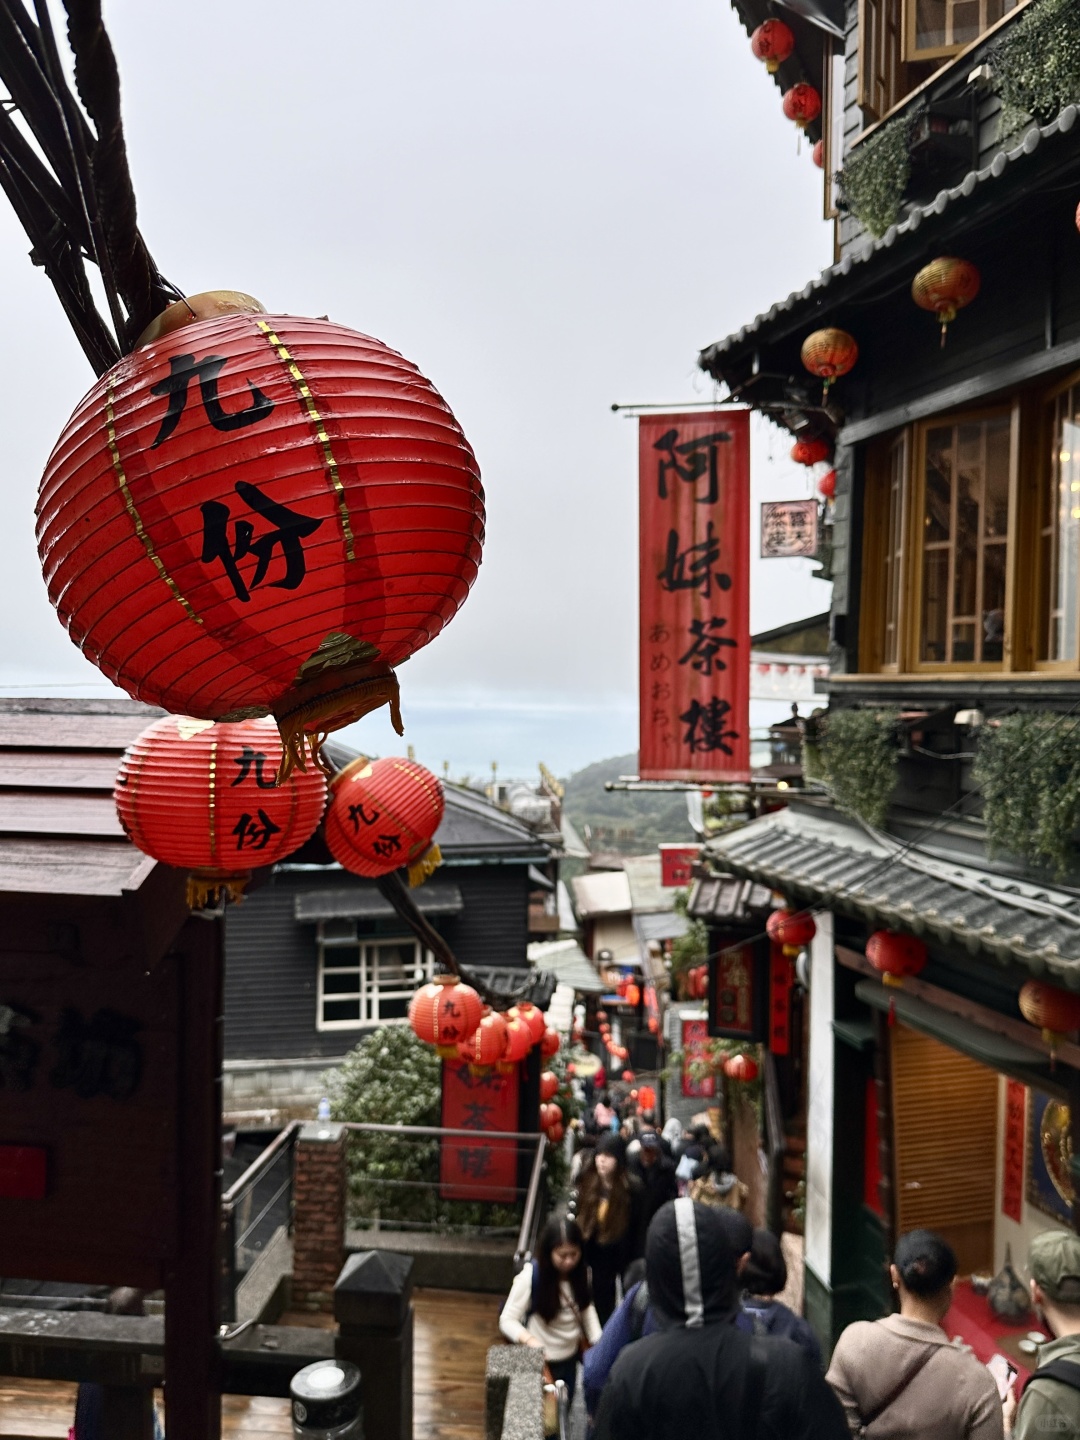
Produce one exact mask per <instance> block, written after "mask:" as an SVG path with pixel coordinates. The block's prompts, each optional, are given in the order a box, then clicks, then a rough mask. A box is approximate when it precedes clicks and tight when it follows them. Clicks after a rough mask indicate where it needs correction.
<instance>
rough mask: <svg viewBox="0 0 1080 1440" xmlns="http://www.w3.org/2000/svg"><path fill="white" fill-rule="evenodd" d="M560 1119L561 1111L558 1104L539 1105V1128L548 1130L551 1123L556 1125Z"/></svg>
mask: <svg viewBox="0 0 1080 1440" xmlns="http://www.w3.org/2000/svg"><path fill="white" fill-rule="evenodd" d="M561 1120H562V1111H561V1110H560V1109H559V1107H558V1105H548V1104H545V1105H541V1106H540V1128H541V1129H542V1130H550V1129H551V1127H552V1126H553V1125H558V1124H559V1122H560V1121H561Z"/></svg>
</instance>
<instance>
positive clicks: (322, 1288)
mask: <svg viewBox="0 0 1080 1440" xmlns="http://www.w3.org/2000/svg"><path fill="white" fill-rule="evenodd" d="M345 1133H346V1132H345V1130H344V1129H343V1128H342V1126H340V1125H333V1124H330V1123H329V1122H319V1121H316V1122H314V1123H313V1124H310V1125H305V1126H304V1128H303V1129H302V1130H301V1131H300V1135H299V1137H298V1138H297V1142H296V1159H295V1171H294V1176H293V1281H292V1305H293V1309H295V1310H315V1311H322V1312H324V1313H326V1314H332V1313H333V1309H334V1284H335V1282H336V1280H337V1278H338V1275H339V1274H340V1273H341V1267H342V1264H343V1263H344V1260H345Z"/></svg>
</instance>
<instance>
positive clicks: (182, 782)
mask: <svg viewBox="0 0 1080 1440" xmlns="http://www.w3.org/2000/svg"><path fill="white" fill-rule="evenodd" d="M281 755H282V750H281V738H280V736H279V735H278V732H277V727H276V726H275V725H274V722H273V721H272V720H239V721H236V722H234V723H232V724H221V725H214V724H212V723H211V722H210V721H208V720H192V719H189V718H188V717H186V716H183V715H167V716H165V717H164V719H161V720H155V721H154V723H153V724H152V725H149V726H148V727H147V728H146V729H145V730H144V731H143V732H142V734H141V735H140V736H139V737H138V739H137V740H135V741H134V742H133V743H132V744H131V745H130V746H129V747H128V749H127V751H126V752H125V754H124V758H123V760H122V761H121V762H120V769H119V771H118V773H117V776H116V789H115V791H114V798H115V800H116V811H117V814H118V815H119V817H120V823H121V825H122V826H123V827H124V831H125V833H126V834H127V836H128V838H129V839H130V840H131V842H132V844H133V845H135V846H136V847H137V848H138V849H139V850H141V851H142V852H143V854H144V855H151V856H153V858H154V859H155V860H160V861H162V862H163V863H164V864H166V865H175V866H176V867H177V868H178V869H181V870H189V871H191V875H190V877H189V879H188V895H187V898H188V904H189V905H194V906H198V907H201V906H203V905H205V904H206V903H207V902H208V900H209V898H210V896H211V895H214V894H217V893H220V892H222V891H224V892H226V893H227V894H228V895H229V896H231V898H232V899H234V900H238V899H239V898H240V895H241V893H242V891H243V889H244V886H245V884H246V883H247V881H248V879H249V878H250V876H251V872H252V871H253V870H257V869H259V868H261V867H262V866H265V865H273V864H275V862H276V861H278V860H284V858H285V857H286V855H290V854H291V853H292V852H293V851H294V850H297V849H299V847H300V846H301V845H303V843H304V841H305V840H307V839H308V838H309V837H310V836H311V835H312V834H313V833H314V831H315V828H316V826H317V825H318V823H319V820H320V818H321V817H322V813H323V810H324V809H325V806H326V781H325V779H324V778H323V776H322V775H321V774H317V773H316V772H315V771H314V770H312V771H309V772H307V773H304V772H303V771H300V772H295V771H294V772H293V773H292V774H291V775H289V776H288V777H287V778H286V779H285V780H284V781H281V782H280V783H279V782H278V780H277V778H276V777H277V774H278V769H279V767H280V765H281Z"/></svg>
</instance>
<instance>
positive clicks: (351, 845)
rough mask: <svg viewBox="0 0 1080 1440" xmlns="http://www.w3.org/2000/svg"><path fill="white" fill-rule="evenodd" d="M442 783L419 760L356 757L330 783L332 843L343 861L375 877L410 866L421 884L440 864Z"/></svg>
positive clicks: (333, 851)
mask: <svg viewBox="0 0 1080 1440" xmlns="http://www.w3.org/2000/svg"><path fill="white" fill-rule="evenodd" d="M444 808H445V801H444V799H443V787H442V782H441V781H440V780H438V779H437V777H436V776H434V775H433V774H432V773H431V771H430V770H425V769H424V767H423V766H422V765H417V763H416V761H415V760H403V759H400V758H399V757H397V756H393V757H387V758H386V759H383V760H366V759H363V758H361V759H358V760H354V761H353V762H352V764H350V765H346V766H345V768H344V770H339V771H338V773H337V774H336V775H335V776H334V778H333V780H331V782H330V806H329V808H328V810H327V812H326V824H325V826H324V830H325V833H326V843H327V845H328V846H329V848H330V853H331V855H333V857H334V859H335V860H336V861H337V862H338V864H339V865H341V866H343V867H344V869H346V870H349V871H351V873H352V874H353V875H364V876H367V877H368V878H369V879H375V878H376V877H378V876H379V875H389V874H390V872H391V871H392V870H397V869H399V868H400V867H401V866H402V865H405V866H408V870H409V883H410V884H411V885H418V884H420V883H421V882H422V881H423V880H424V879H425V878H426V876H428V875H430V874H431V872H432V870H434V869H435V867H436V866H437V865H438V864H439V862H440V860H441V858H442V857H441V855H440V853H439V847H438V846H437V845H436V844H435V843H434V837H435V832H436V830H438V828H439V826H440V824H441V823H442V818H443V810H444Z"/></svg>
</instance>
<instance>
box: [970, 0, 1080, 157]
mask: <svg viewBox="0 0 1080 1440" xmlns="http://www.w3.org/2000/svg"><path fill="white" fill-rule="evenodd" d="M1077 19H1078V16H1077V6H1076V0H1035V4H1033V5H1030V6H1029V7H1028V8H1027V9H1026V10H1025V11H1024V13H1023V14H1022V15H1020V16H1018V17H1017V19H1016V20H1015V21H1013V23H1012V24H1010V25H1009V26H1008V27H1007V28H1006V29H1005V31H1004V32H1003V34H1002V37H1001V39H1000V40H999V41H998V42H997V44H996V45H994V46H993V47H992V49H991V51H990V54H989V62H990V67H991V69H992V71H993V75H994V88H995V89H996V91H997V93H998V95H1000V97H1001V138H1002V139H1003V140H1005V139H1008V138H1009V137H1010V136H1012V135H1015V134H1016V132H1017V131H1019V130H1021V129H1023V127H1024V126H1025V125H1027V124H1028V122H1029V121H1030V120H1037V121H1038V122H1039V123H1040V124H1041V125H1045V124H1047V123H1048V122H1049V121H1051V120H1053V119H1054V117H1055V116H1056V115H1057V114H1058V113H1059V112H1060V111H1061V110H1063V109H1064V108H1065V106H1066V105H1075V104H1080V26H1078V25H1077Z"/></svg>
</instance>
